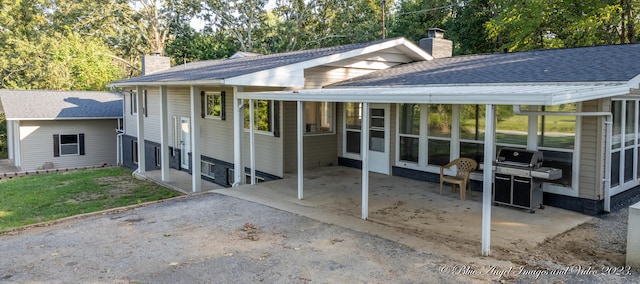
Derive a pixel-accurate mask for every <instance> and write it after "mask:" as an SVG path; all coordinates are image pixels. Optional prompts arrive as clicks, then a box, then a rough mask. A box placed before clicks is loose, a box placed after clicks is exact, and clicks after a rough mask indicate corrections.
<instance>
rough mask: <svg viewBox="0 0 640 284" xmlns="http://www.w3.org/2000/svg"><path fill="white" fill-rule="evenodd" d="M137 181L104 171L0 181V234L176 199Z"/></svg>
mask: <svg viewBox="0 0 640 284" xmlns="http://www.w3.org/2000/svg"><path fill="white" fill-rule="evenodd" d="M179 195H181V193H179V192H176V191H173V190H170V189H167V188H164V187H162V186H159V185H156V184H154V183H151V182H145V181H141V180H137V179H135V178H133V177H132V176H131V170H128V169H125V168H106V169H92V170H80V171H72V172H64V173H53V174H43V175H35V176H28V177H19V178H13V179H8V180H1V181H0V230H6V229H10V228H15V227H20V226H25V225H30V224H34V223H39V222H47V221H53V220H56V219H60V218H64V217H69V216H74V215H78V214H83V213H90V212H96V211H101V210H105V209H111V208H117V207H122V206H128V205H134V204H140V203H143V202H149V201H156V200H162V199H167V198H171V197H175V196H179Z"/></svg>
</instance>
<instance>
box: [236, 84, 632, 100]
mask: <svg viewBox="0 0 640 284" xmlns="http://www.w3.org/2000/svg"><path fill="white" fill-rule="evenodd" d="M628 93H629V86H628V84H627V83H626V82H617V83H607V84H569V83H567V84H527V85H512V84H507V85H491V86H487V85H463V86H443V85H434V86H428V87H425V86H422V87H403V86H399V87H380V88H340V89H309V90H297V91H276V92H246V93H239V94H238V96H239V97H240V98H243V99H266V100H282V101H298V100H300V101H321V102H355V101H362V100H363V98H366V101H367V102H369V103H422V104H469V103H470V102H472V103H473V104H500V105H560V104H566V103H574V102H580V101H586V100H593V99H599V98H605V97H613V96H619V95H625V94H628Z"/></svg>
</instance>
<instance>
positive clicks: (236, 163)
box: [233, 87, 244, 186]
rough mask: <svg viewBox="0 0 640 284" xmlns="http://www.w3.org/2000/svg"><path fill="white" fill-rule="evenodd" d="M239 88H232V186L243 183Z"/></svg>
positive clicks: (241, 113)
mask: <svg viewBox="0 0 640 284" xmlns="http://www.w3.org/2000/svg"><path fill="white" fill-rule="evenodd" d="M238 91H239V89H238V88H236V87H234V88H233V96H234V99H233V186H238V185H241V184H243V183H244V179H243V177H244V166H243V161H242V149H243V148H244V144H243V140H244V139H243V136H244V103H243V101H242V99H237V98H236V97H237V94H238Z"/></svg>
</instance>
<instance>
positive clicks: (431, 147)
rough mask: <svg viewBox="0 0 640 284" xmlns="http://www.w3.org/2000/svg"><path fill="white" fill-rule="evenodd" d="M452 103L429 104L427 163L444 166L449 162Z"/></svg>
mask: <svg viewBox="0 0 640 284" xmlns="http://www.w3.org/2000/svg"><path fill="white" fill-rule="evenodd" d="M452 115H453V108H452V106H451V105H429V106H428V115H427V122H428V125H429V128H428V130H427V154H428V156H427V163H428V164H431V165H438V166H443V165H446V164H447V163H449V160H450V153H451V122H452Z"/></svg>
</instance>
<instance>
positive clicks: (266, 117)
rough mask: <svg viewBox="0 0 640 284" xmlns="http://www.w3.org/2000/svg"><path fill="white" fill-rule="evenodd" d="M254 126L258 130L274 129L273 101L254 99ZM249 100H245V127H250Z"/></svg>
mask: <svg viewBox="0 0 640 284" xmlns="http://www.w3.org/2000/svg"><path fill="white" fill-rule="evenodd" d="M253 113H254V126H255V130H256V131H263V132H272V131H273V101H269V100H253ZM249 115H250V110H249V100H244V128H245V129H249V128H250V126H249V125H250V120H249V117H250V116H249Z"/></svg>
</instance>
